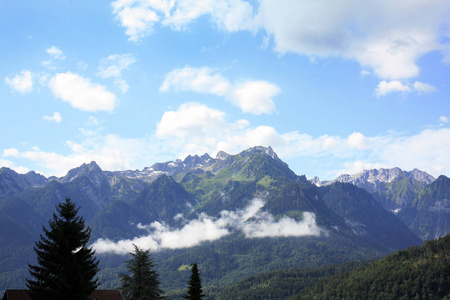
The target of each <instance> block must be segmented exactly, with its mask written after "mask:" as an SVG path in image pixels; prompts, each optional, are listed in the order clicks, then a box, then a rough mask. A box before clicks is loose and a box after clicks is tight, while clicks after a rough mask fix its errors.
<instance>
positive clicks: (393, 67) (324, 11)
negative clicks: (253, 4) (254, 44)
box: [258, 0, 450, 79]
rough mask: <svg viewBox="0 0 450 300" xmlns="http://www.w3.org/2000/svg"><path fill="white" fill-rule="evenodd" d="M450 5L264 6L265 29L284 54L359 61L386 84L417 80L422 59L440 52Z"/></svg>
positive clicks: (285, 1)
mask: <svg viewBox="0 0 450 300" xmlns="http://www.w3.org/2000/svg"><path fill="white" fill-rule="evenodd" d="M449 8H450V4H449V3H448V2H446V1H435V2H433V3H432V4H431V3H430V2H428V1H422V0H415V1H412V2H411V1H396V2H392V1H376V2H370V3H364V5H363V4H361V3H360V2H359V1H357V0H346V1H343V2H342V1H341V2H339V4H338V3H335V4H331V5H330V3H329V2H328V1H325V0H319V1H297V2H295V1H289V0H282V1H276V2H275V1H270V0H263V1H261V4H260V8H259V14H258V20H259V24H260V26H261V27H262V28H263V29H264V30H265V31H266V32H267V34H269V35H270V36H272V37H273V39H274V42H275V49H276V50H277V51H278V52H281V53H286V52H294V53H298V54H301V55H308V56H319V57H331V56H338V57H344V58H349V59H354V60H356V61H358V62H359V63H360V65H361V66H362V67H363V68H370V69H372V70H373V71H374V73H375V74H376V75H378V76H379V77H381V78H385V79H400V78H410V77H413V76H416V75H417V74H418V72H419V68H418V66H417V65H416V61H417V59H418V58H419V57H420V56H421V55H423V54H425V53H427V52H429V51H433V50H438V49H439V48H440V45H439V42H438V41H439V34H440V27H441V26H442V24H445V23H446V22H447V19H446V18H447V13H448V10H449Z"/></svg>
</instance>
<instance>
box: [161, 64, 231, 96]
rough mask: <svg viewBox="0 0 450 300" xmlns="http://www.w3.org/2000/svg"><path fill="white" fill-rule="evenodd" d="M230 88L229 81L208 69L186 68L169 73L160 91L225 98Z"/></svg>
mask: <svg viewBox="0 0 450 300" xmlns="http://www.w3.org/2000/svg"><path fill="white" fill-rule="evenodd" d="M230 86H231V84H230V82H229V81H228V79H226V78H225V77H223V76H222V75H220V74H218V73H214V71H213V70H212V69H210V68H208V67H203V68H192V67H188V66H186V67H184V68H182V69H175V70H173V71H171V72H169V73H168V74H167V75H166V78H165V80H164V82H163V84H162V85H161V86H160V88H159V91H160V92H169V91H170V90H174V91H192V92H196V93H206V94H213V95H217V96H224V95H226V93H227V92H228V90H229V89H230Z"/></svg>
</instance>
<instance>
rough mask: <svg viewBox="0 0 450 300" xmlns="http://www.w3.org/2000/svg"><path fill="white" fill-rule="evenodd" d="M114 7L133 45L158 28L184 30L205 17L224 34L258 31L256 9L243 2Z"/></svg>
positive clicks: (129, 1) (132, 0) (161, 1)
mask: <svg viewBox="0 0 450 300" xmlns="http://www.w3.org/2000/svg"><path fill="white" fill-rule="evenodd" d="M111 5H112V7H113V13H114V15H116V17H117V19H118V20H119V21H120V23H121V25H122V26H123V27H125V28H126V34H127V35H128V36H129V40H131V41H133V42H138V41H139V40H141V39H142V38H143V37H146V36H148V35H150V34H151V33H152V32H153V27H154V26H155V24H161V25H163V26H169V27H171V28H172V29H174V30H183V29H185V28H186V27H187V26H188V25H189V24H190V23H191V22H193V21H194V20H196V19H197V18H199V17H201V16H204V15H210V16H211V20H212V22H213V23H214V24H215V25H216V26H217V27H218V28H219V29H221V30H225V31H238V30H254V29H255V23H254V21H253V8H252V6H251V5H250V4H249V3H248V2H247V1H242V0H225V1H215V0H202V1H195V0H187V1H175V0H117V1H114V2H113V3H112V4H111Z"/></svg>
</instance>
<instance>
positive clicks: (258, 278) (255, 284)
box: [209, 261, 369, 300]
mask: <svg viewBox="0 0 450 300" xmlns="http://www.w3.org/2000/svg"><path fill="white" fill-rule="evenodd" d="M367 264H369V261H364V262H351V263H346V264H342V265H332V266H324V267H320V268H303V269H282V270H277V271H273V272H269V273H263V274H258V275H255V276H251V277H248V278H246V279H244V280H242V281H240V282H238V283H235V284H232V285H230V286H228V287H226V288H225V289H223V290H221V291H219V292H213V291H211V292H210V293H209V294H210V295H211V296H212V297H213V299H246V300H258V299H287V298H289V297H292V296H294V295H297V294H298V293H299V292H300V291H301V290H303V289H304V288H306V287H310V286H312V285H313V284H315V283H317V282H318V281H320V280H323V279H325V278H328V277H330V276H333V275H336V274H341V273H344V272H348V271H350V270H353V269H356V268H359V267H361V266H364V265H367Z"/></svg>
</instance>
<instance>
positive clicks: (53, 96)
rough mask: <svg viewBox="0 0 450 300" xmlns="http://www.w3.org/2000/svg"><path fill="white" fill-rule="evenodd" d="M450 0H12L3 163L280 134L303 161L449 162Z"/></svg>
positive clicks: (348, 169)
mask: <svg viewBox="0 0 450 300" xmlns="http://www.w3.org/2000/svg"><path fill="white" fill-rule="evenodd" d="M448 20H450V2H449V1H447V0H441V1H439V0H436V1H429V0H423V1H422V0H420V1H419V0H408V1H406V0H405V1H403V0H397V1H384V0H378V1H370V3H364V4H362V3H361V1H357V0H344V1H339V3H337V2H335V1H326V0H314V1H312V0H311V1H306V0H305V1H293V0H291V1H288V0H277V1H275V0H259V1H245V0H222V1H217V0H201V1H199V0H198V1H191V0H185V1H177V0H116V1H78V2H74V1H52V0H46V1H39V0H37V1H22V0H14V1H12V0H0V30H1V38H0V63H1V64H0V65H1V68H0V80H1V84H0V97H1V102H0V122H1V128H2V131H1V139H0V165H1V166H5V167H9V168H12V169H14V170H16V171H18V172H20V173H24V172H27V171H29V170H35V171H38V172H41V173H43V174H45V175H46V176H50V175H57V176H61V175H64V174H65V173H66V172H67V171H68V170H69V169H71V168H74V167H77V166H79V165H81V164H82V163H85V162H90V161H92V160H95V161H96V162H97V163H98V164H99V165H100V167H101V168H102V169H104V170H126V169H143V168H144V167H146V166H151V165H152V164H153V163H156V162H163V161H169V160H175V159H177V158H184V157H185V156H186V155H188V154H199V155H201V154H203V153H205V152H207V153H209V154H210V155H212V156H215V154H216V153H217V151H219V150H223V151H226V152H228V153H230V154H236V153H238V152H240V151H242V150H244V149H247V148H249V147H252V146H256V145H262V146H272V148H273V149H274V150H275V151H276V152H277V154H278V155H279V157H280V158H281V159H282V160H284V161H285V162H287V163H288V164H289V166H290V167H291V169H293V170H294V172H296V173H297V174H306V175H307V177H312V176H316V175H317V176H319V177H320V178H321V179H331V178H334V177H335V176H337V175H338V174H341V173H351V174H353V173H357V172H359V171H361V170H363V169H371V168H379V167H396V166H397V167H400V168H402V169H405V170H412V169H414V168H418V169H421V170H424V171H427V172H429V173H430V174H432V175H434V176H438V175H440V174H445V175H447V176H449V175H450V159H449V153H450V152H449V149H450V127H449V122H448V119H449V118H450V103H449V102H450V87H449V83H450V26H449V25H450V24H449V21H448Z"/></svg>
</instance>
